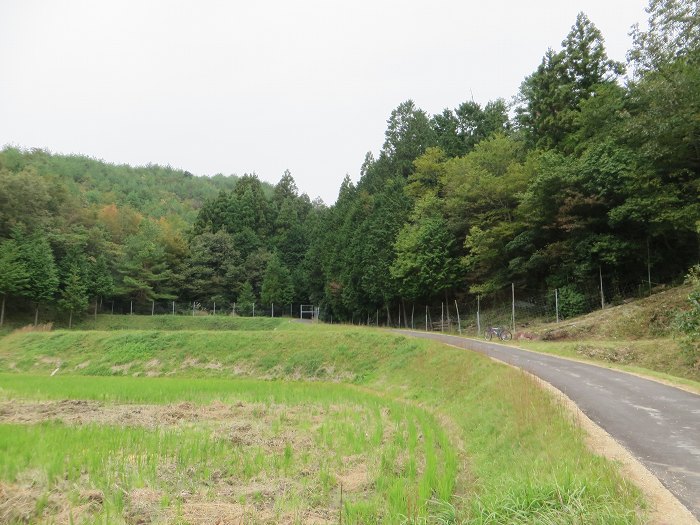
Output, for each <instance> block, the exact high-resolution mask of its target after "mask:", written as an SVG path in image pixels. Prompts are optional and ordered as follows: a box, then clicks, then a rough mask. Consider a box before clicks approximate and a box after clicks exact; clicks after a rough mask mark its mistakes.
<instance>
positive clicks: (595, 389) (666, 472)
mask: <svg viewBox="0 0 700 525" xmlns="http://www.w3.org/2000/svg"><path fill="white" fill-rule="evenodd" d="M399 332H400V333H403V334H406V335H411V336H414V337H421V338H428V339H436V340H438V341H441V342H444V343H448V344H450V345H454V346H458V347H460V348H466V349H468V350H474V351H476V352H481V353H483V354H486V355H488V356H491V357H493V358H496V359H498V360H500V361H504V362H506V363H509V364H512V365H514V366H517V367H519V368H522V369H524V370H527V371H528V372H531V373H532V374H534V375H536V376H537V377H540V378H542V379H544V380H545V381H547V382H548V383H550V384H552V385H554V386H555V387H556V388H558V389H559V390H560V391H562V392H563V393H564V394H566V395H567V396H568V397H569V398H571V399H572V400H573V401H574V402H575V403H576V404H577V405H578V406H579V408H580V409H581V410H582V411H583V412H584V413H585V414H586V415H587V416H588V417H589V418H590V419H592V420H593V421H595V422H596V423H597V424H598V425H599V426H601V427H602V428H603V429H605V430H606V431H607V432H608V433H609V434H610V435H611V436H612V437H613V438H615V440H617V442H618V443H620V444H622V445H623V446H624V447H625V448H626V449H627V450H628V451H629V452H630V453H631V454H632V455H633V456H635V457H636V458H637V459H638V460H639V461H641V462H642V463H643V464H644V465H645V466H646V467H647V468H648V469H649V470H650V471H651V472H652V473H653V474H654V475H655V476H656V477H657V478H659V480H660V481H661V483H663V484H664V486H666V488H668V489H669V490H670V491H671V492H672V493H673V494H674V495H675V496H676V497H677V498H678V500H680V501H681V503H683V504H684V505H685V506H686V507H687V508H688V510H690V512H691V513H692V514H693V515H694V516H695V517H696V518H698V519H700V395H697V394H691V393H689V392H685V391H683V390H680V389H678V388H673V387H670V386H666V385H663V384H661V383H657V382H655V381H649V380H647V379H641V378H639V377H636V376H633V375H631V374H626V373H624V372H617V371H615V370H609V369H606V368H601V367H599V366H593V365H587V364H584V363H578V362H576V361H570V360H568V359H560V358H558V357H554V356H550V355H542V354H538V353H535V352H528V351H526V350H519V349H517V348H512V347H507V346H503V345H498V344H493V343H487V342H483V341H477V340H474V339H465V338H462V337H455V336H450V335H443V334H435V333H425V332H412V331H409V330H401V331H399Z"/></svg>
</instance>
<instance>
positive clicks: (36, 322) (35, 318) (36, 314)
mask: <svg viewBox="0 0 700 525" xmlns="http://www.w3.org/2000/svg"><path fill="white" fill-rule="evenodd" d="M38 324H39V305H38V304H37V305H36V310H35V311H34V326H36V325H38Z"/></svg>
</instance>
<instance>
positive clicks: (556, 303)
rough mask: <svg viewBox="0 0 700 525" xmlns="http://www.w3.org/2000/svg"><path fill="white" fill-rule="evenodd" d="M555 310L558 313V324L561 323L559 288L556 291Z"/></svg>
mask: <svg viewBox="0 0 700 525" xmlns="http://www.w3.org/2000/svg"><path fill="white" fill-rule="evenodd" d="M554 308H555V309H556V311H557V323H558V322H559V288H555V289H554Z"/></svg>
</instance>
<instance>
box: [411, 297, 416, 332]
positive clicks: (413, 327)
mask: <svg viewBox="0 0 700 525" xmlns="http://www.w3.org/2000/svg"><path fill="white" fill-rule="evenodd" d="M415 311H416V304H415V303H413V304H412V305H411V330H415V329H416V327H415V326H414V325H413V314H414V312H415Z"/></svg>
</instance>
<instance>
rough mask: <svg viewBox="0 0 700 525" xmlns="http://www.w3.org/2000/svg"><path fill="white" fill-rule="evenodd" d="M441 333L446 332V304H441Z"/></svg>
mask: <svg viewBox="0 0 700 525" xmlns="http://www.w3.org/2000/svg"><path fill="white" fill-rule="evenodd" d="M440 331H441V332H444V331H445V303H443V302H441V303H440Z"/></svg>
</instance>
